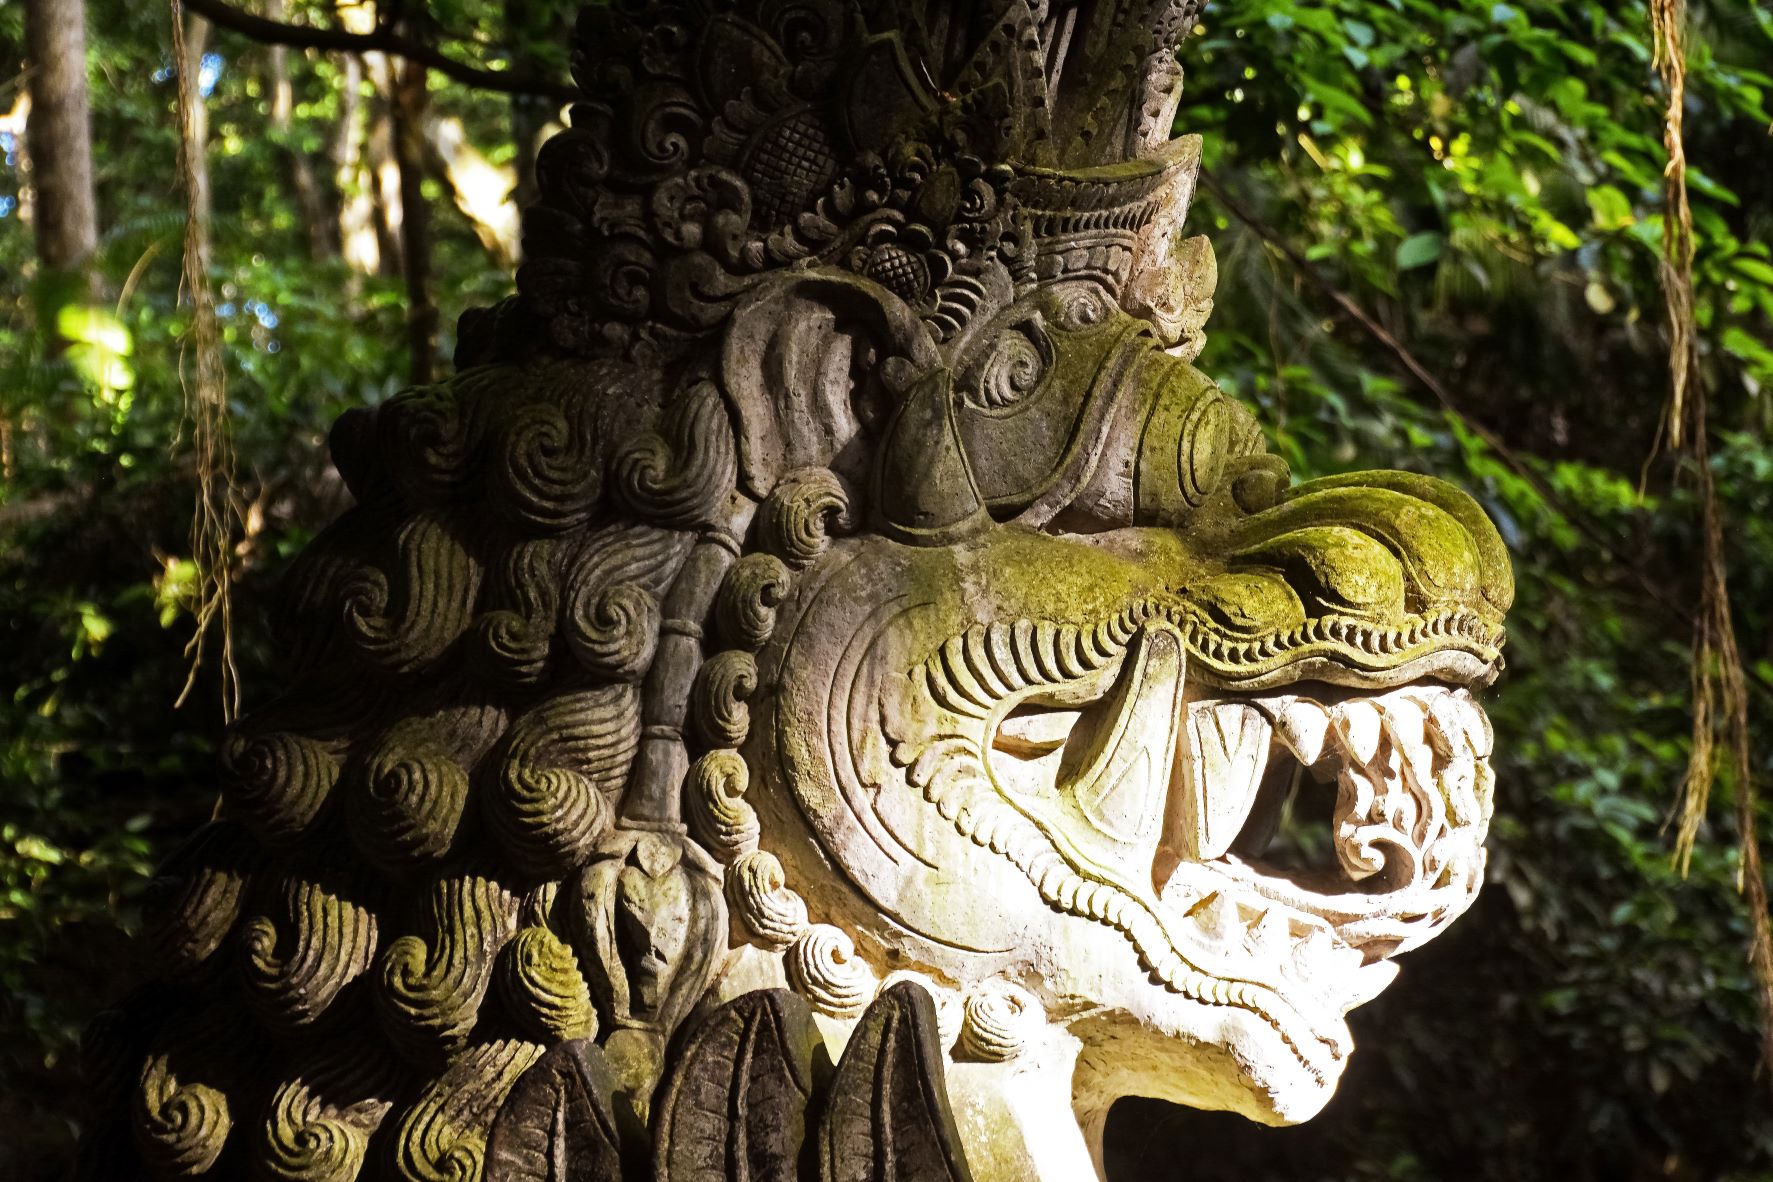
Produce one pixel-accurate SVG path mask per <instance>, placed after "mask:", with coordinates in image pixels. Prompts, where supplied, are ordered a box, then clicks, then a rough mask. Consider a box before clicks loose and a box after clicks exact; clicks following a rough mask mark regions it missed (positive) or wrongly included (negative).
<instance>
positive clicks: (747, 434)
mask: <svg viewBox="0 0 1773 1182" xmlns="http://www.w3.org/2000/svg"><path fill="white" fill-rule="evenodd" d="M939 364H940V359H939V357H938V355H937V353H936V346H935V343H934V342H933V341H932V340H931V339H930V336H929V331H928V330H927V329H926V328H925V327H924V325H923V322H922V321H921V320H919V319H918V317H917V314H916V313H915V312H913V311H912V310H911V308H910V307H909V306H908V305H907V304H906V303H905V302H904V301H903V300H901V299H899V298H898V297H897V296H895V295H893V294H892V293H891V292H889V291H888V290H887V289H886V288H884V287H882V286H880V285H879V284H877V283H873V282H870V281H869V280H866V279H862V278H859V277H856V276H851V275H844V274H840V273H836V272H832V271H809V272H801V273H799V274H790V275H784V276H782V277H780V278H778V279H775V280H771V281H770V282H768V283H766V284H764V285H763V286H762V287H760V288H759V289H758V290H757V292H756V293H755V294H753V295H752V296H751V297H750V298H748V299H747V300H746V301H745V303H744V304H743V305H742V306H741V307H740V308H739V309H738V310H737V311H736V312H734V313H733V321H732V326H731V328H730V330H729V332H728V334H727V338H726V344H725V352H724V354H723V356H722V362H721V371H722V372H721V376H722V385H723V386H724V387H725V390H726V396H727V398H728V400H729V401H730V403H731V405H732V409H733V417H734V418H735V419H736V420H737V422H738V426H739V429H738V437H739V475H740V479H741V481H742V483H743V485H744V488H745V491H746V492H747V493H749V494H750V495H751V496H753V497H757V498H759V499H761V498H763V497H765V496H768V495H769V493H770V490H771V489H773V488H774V487H775V485H776V482H777V481H778V480H779V479H781V477H782V475H783V474H784V473H786V472H791V471H793V470H794V469H796V468H829V469H831V470H832V471H834V472H837V473H838V474H839V475H841V476H844V477H846V478H848V479H850V480H851V481H852V482H853V483H854V484H855V485H856V486H857V487H862V486H865V485H866V483H867V481H868V479H869V477H870V476H871V465H870V463H869V461H870V459H871V458H872V457H871V449H868V448H865V447H858V446H857V440H858V439H860V438H861V437H862V436H863V435H864V433H866V432H868V431H869V430H870V429H871V428H872V429H874V430H876V431H877V430H878V429H879V427H880V424H881V422H882V421H884V420H885V419H886V418H887V416H889V415H890V414H892V412H893V411H894V409H895V408H896V407H897V405H898V403H899V401H900V398H901V395H902V394H903V391H904V390H905V388H906V387H907V386H909V385H910V384H911V382H912V380H913V379H915V378H916V377H917V376H918V375H922V374H924V373H927V372H929V371H930V370H932V369H935V368H936V367H937V366H938V365H939Z"/></svg>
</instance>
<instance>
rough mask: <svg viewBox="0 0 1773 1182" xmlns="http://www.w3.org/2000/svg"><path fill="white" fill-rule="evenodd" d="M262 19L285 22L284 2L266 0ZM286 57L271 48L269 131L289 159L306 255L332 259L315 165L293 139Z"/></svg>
mask: <svg viewBox="0 0 1773 1182" xmlns="http://www.w3.org/2000/svg"><path fill="white" fill-rule="evenodd" d="M265 16H266V17H268V18H269V19H271V20H276V21H280V20H282V19H284V0H265ZM288 56H289V51H288V50H286V49H285V48H284V47H283V46H281V45H273V46H271V50H270V74H271V78H270V82H271V130H272V131H274V132H276V133H277V136H278V138H279V139H280V140H282V142H283V150H284V153H285V154H286V155H287V156H288V158H289V179H290V186H291V187H292V188H293V189H294V190H295V198H296V207H297V208H298V209H300V210H301V211H302V222H303V224H304V225H305V226H306V227H307V231H308V253H309V255H310V256H312V257H313V259H314V260H315V261H316V262H319V261H322V260H325V259H329V258H331V257H332V255H333V252H334V246H333V241H332V234H331V232H330V229H329V219H328V217H327V213H326V202H325V201H324V199H323V198H322V197H321V194H320V183H319V181H317V180H316V179H315V177H314V166H313V165H312V164H311V163H310V162H309V160H308V154H307V153H306V152H304V151H303V150H302V147H301V145H300V144H298V143H296V142H295V139H294V127H295V123H294V118H293V116H294V113H295V88H294V87H293V86H291V85H290V81H289V61H288Z"/></svg>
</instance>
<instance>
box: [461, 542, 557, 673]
mask: <svg viewBox="0 0 1773 1182" xmlns="http://www.w3.org/2000/svg"><path fill="white" fill-rule="evenodd" d="M559 566H560V544H559V543H558V542H557V541H555V540H554V539H552V538H543V539H532V540H529V541H524V542H519V543H517V544H516V545H514V546H512V547H511V548H510V549H508V550H506V551H505V552H504V554H502V555H500V557H499V560H498V563H497V565H496V566H495V567H494V570H493V577H492V580H491V584H490V586H489V587H488V591H489V596H488V598H489V601H490V602H489V605H488V610H486V611H483V612H482V613H481V614H480V615H479V616H478V617H476V619H475V620H474V628H473V636H474V641H475V643H474V645H473V648H472V650H471V652H472V655H473V659H474V662H475V665H476V667H477V668H478V669H479V670H480V671H481V672H483V673H485V674H486V675H487V676H489V677H490V678H492V679H493V680H495V681H498V682H502V683H504V684H507V685H518V686H522V685H534V684H535V683H536V682H538V681H540V680H541V679H542V676H543V674H544V673H546V672H547V668H548V658H549V655H550V654H551V653H552V652H553V646H554V632H555V623H556V618H557V616H558V615H559V611H560V571H559Z"/></svg>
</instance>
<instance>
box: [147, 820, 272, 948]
mask: <svg viewBox="0 0 1773 1182" xmlns="http://www.w3.org/2000/svg"><path fill="white" fill-rule="evenodd" d="M255 852H256V851H255V848H254V846H253V842H252V839H251V838H249V837H248V836H247V835H246V833H245V831H244V830H243V829H242V828H241V826H240V825H239V824H237V823H236V822H233V821H211V822H210V823H209V824H207V825H205V826H204V827H203V828H201V829H199V830H198V831H197V832H196V833H195V834H193V835H192V836H191V838H190V839H189V840H188V841H186V842H185V844H184V845H183V846H182V847H181V848H180V849H179V850H178V851H177V852H176V853H174V854H173V856H172V857H171V858H170V859H168V860H167V862H166V865H165V866H163V867H162V868H161V869H160V871H159V872H158V873H157V874H156V875H155V876H154V880H153V881H152V882H151V883H150V884H149V886H148V892H147V898H146V899H145V901H144V905H143V908H142V911H143V921H144V922H143V937H144V938H145V939H146V940H147V942H148V945H149V946H150V947H151V948H153V949H154V955H155V957H156V958H157V960H158V962H159V964H160V966H161V968H162V969H163V971H165V972H166V974H167V975H168V976H172V977H183V976H189V975H191V974H193V973H196V972H197V971H198V970H199V969H201V968H202V967H204V966H205V965H207V964H208V963H209V960H210V957H212V956H214V955H215V952H216V950H217V949H218V948H220V947H221V945H222V942H223V941H224V940H226V939H227V938H228V934H229V933H230V932H231V931H233V930H234V924H235V923H236V922H237V921H238V920H239V918H240V912H241V907H242V903H243V898H244V895H245V891H246V884H247V882H248V870H247V868H248V867H249V866H250V865H251V864H252V859H253V855H254V853H255Z"/></svg>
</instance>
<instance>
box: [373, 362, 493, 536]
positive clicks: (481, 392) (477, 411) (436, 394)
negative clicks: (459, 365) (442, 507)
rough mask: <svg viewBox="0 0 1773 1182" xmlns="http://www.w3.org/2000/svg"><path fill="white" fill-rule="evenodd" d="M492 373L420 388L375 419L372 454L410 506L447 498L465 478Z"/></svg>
mask: <svg viewBox="0 0 1773 1182" xmlns="http://www.w3.org/2000/svg"><path fill="white" fill-rule="evenodd" d="M496 373H497V371H491V370H482V371H479V372H476V373H474V374H472V375H463V377H462V379H460V380H459V381H458V382H457V383H450V384H440V385H435V386H420V387H418V388H416V389H412V390H406V391H403V392H401V393H399V394H396V395H395V396H394V397H393V398H390V399H389V400H388V401H387V402H386V403H384V404H383V405H382V406H380V407H378V408H377V409H376V410H374V411H372V412H369V413H370V414H373V416H374V423H375V443H376V446H375V453H376V455H377V456H379V457H388V459H385V460H384V461H383V462H384V463H390V470H391V475H392V476H393V480H394V485H395V487H396V488H397V489H399V491H400V492H401V494H402V496H403V497H404V498H405V499H406V500H407V501H408V502H409V503H411V504H414V505H424V504H429V503H433V502H436V501H439V500H443V499H446V498H448V497H449V496H450V495H451V494H452V493H453V492H455V491H456V490H457V489H459V488H460V487H461V486H462V485H463V484H464V483H465V482H466V481H467V480H468V479H469V476H470V473H471V472H472V471H473V469H474V467H475V460H476V459H477V458H478V456H479V453H480V450H481V445H482V442H483V441H484V439H485V435H486V417H487V416H486V414H485V411H484V409H483V408H484V407H485V406H486V404H487V403H488V402H490V401H493V400H492V399H489V398H488V397H487V395H488V394H490V393H492V392H493V390H494V389H496V385H497V381H496V378H495V376H494V375H495V374H496Z"/></svg>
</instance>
